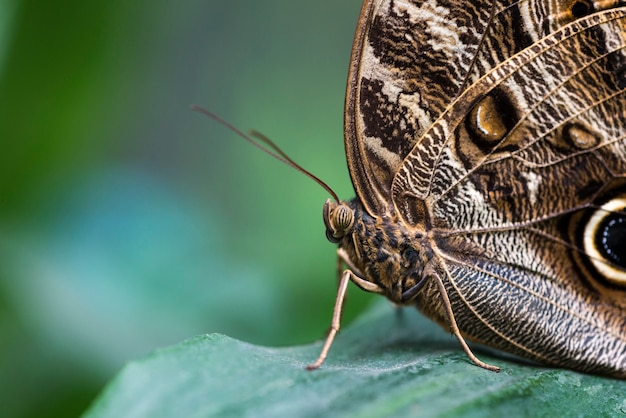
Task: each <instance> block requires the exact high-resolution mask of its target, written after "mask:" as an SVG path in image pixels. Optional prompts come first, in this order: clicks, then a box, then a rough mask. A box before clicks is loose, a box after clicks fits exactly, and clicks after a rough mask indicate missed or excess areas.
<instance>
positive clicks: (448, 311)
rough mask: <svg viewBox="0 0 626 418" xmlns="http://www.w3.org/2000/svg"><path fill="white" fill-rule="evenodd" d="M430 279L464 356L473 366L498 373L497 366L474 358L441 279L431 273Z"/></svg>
mask: <svg viewBox="0 0 626 418" xmlns="http://www.w3.org/2000/svg"><path fill="white" fill-rule="evenodd" d="M431 277H433V278H434V280H435V281H436V282H437V288H438V290H439V294H440V295H441V299H442V300H443V306H444V307H445V309H446V314H447V315H448V322H449V324H450V331H452V333H453V334H454V336H455V337H456V339H457V340H459V344H461V347H463V351H465V354H467V357H469V359H470V360H472V362H473V363H474V364H475V365H477V366H479V367H482V368H483V369H487V370H491V371H494V372H496V373H497V372H499V371H500V368H499V367H498V366H493V365H491V364H487V363H485V362H484V361H481V360H479V359H478V357H476V356H475V355H474V353H472V350H471V349H470V348H469V346H468V345H467V343H466V342H465V338H463V336H462V335H461V331H460V330H459V327H458V326H457V324H456V320H455V319H454V312H453V311H452V305H451V304H450V298H448V292H447V291H446V288H445V286H444V284H443V281H442V280H441V277H439V275H438V274H437V273H434V272H433V273H432V275H431Z"/></svg>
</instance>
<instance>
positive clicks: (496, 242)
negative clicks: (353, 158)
mask: <svg viewBox="0 0 626 418" xmlns="http://www.w3.org/2000/svg"><path fill="white" fill-rule="evenodd" d="M549 4H552V5H553V7H557V6H559V4H558V2H550V3H549ZM555 5H556V6H555ZM616 5H618V4H617V2H616V3H615V4H613V5H612V6H616ZM568 7H570V6H568ZM514 9H515V10H514ZM564 10H566V11H567V10H569V12H568V13H569V14H567V13H565V12H562V13H560V12H559V10H557V9H555V10H547V11H546V13H543V14H542V13H539V11H540V8H539V7H537V6H536V5H535V4H534V3H532V2H519V3H515V4H511V5H509V6H506V7H500V6H498V7H497V11H496V13H495V14H494V15H493V19H492V20H491V24H490V25H491V26H490V27H489V28H488V29H487V33H485V39H487V40H491V41H489V42H487V43H491V44H492V45H491V46H490V48H494V47H495V46H497V45H498V42H497V40H498V38H501V39H502V42H503V43H505V39H509V38H508V36H510V34H511V33H513V29H512V28H507V27H501V24H504V26H506V25H507V24H509V25H510V24H518V25H519V26H521V27H523V28H524V31H525V33H526V35H527V39H528V40H527V41H526V42H523V44H529V45H528V46H524V47H523V48H522V49H519V48H512V49H510V52H512V53H513V55H510V56H508V57H507V56H506V55H501V54H499V52H498V51H494V52H493V55H499V56H500V59H496V60H492V62H491V63H490V62H487V63H483V62H482V60H483V58H485V57H486V56H487V55H486V53H485V52H480V50H481V49H480V48H479V52H477V55H476V56H475V57H474V60H473V63H474V64H473V66H472V67H471V68H470V69H469V70H468V77H467V79H466V81H465V84H464V88H463V91H462V92H461V93H460V94H459V95H458V97H455V98H454V99H453V100H452V101H451V102H450V104H449V105H448V107H447V108H446V109H444V111H443V112H442V113H440V115H439V117H438V118H437V120H435V121H434V122H433V124H432V125H431V126H430V127H428V129H427V130H426V132H425V133H424V134H423V135H422V136H421V137H420V138H419V139H418V140H417V141H416V143H415V146H414V147H413V149H412V150H411V151H410V152H409V153H408V154H407V155H406V157H405V158H404V159H403V161H402V162H401V165H400V167H399V169H398V171H397V174H396V175H395V177H394V179H393V182H392V187H391V193H392V200H393V202H394V204H395V208H396V211H397V213H398V214H399V215H400V216H401V217H402V218H403V220H404V222H405V223H407V224H409V225H415V227H417V228H424V227H425V228H426V229H427V230H428V231H429V234H430V235H431V237H432V239H431V242H432V243H433V249H434V253H435V259H436V263H437V266H438V267H437V270H438V272H439V274H440V276H441V277H442V278H443V280H444V282H445V283H446V287H447V289H448V292H449V294H450V299H451V302H452V305H453V310H454V312H455V317H456V319H457V322H458V323H459V326H460V328H461V330H462V332H463V333H464V334H465V335H466V336H467V337H469V338H471V339H474V340H477V341H480V342H483V343H486V344H488V345H491V346H494V347H496V348H500V349H503V350H506V351H509V352H512V353H514V354H519V355H523V356H525V357H530V358H533V359H536V360H539V361H542V362H544V363H547V364H555V365H563V366H566V367H571V368H576V369H579V370H584V371H590V372H597V373H608V374H616V375H620V376H626V308H625V306H626V280H624V277H626V274H625V271H626V267H625V264H626V263H624V262H625V261H626V260H620V258H619V254H618V256H617V257H614V258H611V257H609V256H611V254H609V253H610V252H611V251H614V252H615V251H618V252H619V251H622V250H620V249H619V248H618V247H620V245H619V243H620V240H622V241H621V242H623V239H624V236H625V235H624V228H622V227H620V226H619V224H620V223H626V215H624V214H623V213H622V212H624V208H625V207H626V203H624V202H625V201H626V187H625V186H624V185H625V182H624V179H625V178H626V75H625V74H626V59H625V55H624V47H625V46H626V30H625V29H626V9H624V8H613V9H611V10H606V11H600V12H595V13H592V14H589V15H588V16H582V17H577V16H574V15H573V14H572V13H571V10H572V9H571V8H570V9H567V8H564ZM500 15H506V16H509V17H508V18H507V17H505V16H500ZM520 17H524V18H523V19H521V20H516V19H518V18H520ZM497 22H500V23H499V24H496V23H497ZM532 22H535V23H532ZM482 51H484V49H483V50H482ZM498 61H499V62H498ZM492 63H495V64H496V65H495V66H493V67H491V65H492ZM490 67H491V68H490ZM611 217H612V218H611ZM605 218H607V219H608V218H611V219H612V221H611V222H613V223H612V224H610V222H608V221H607V222H605V223H603V222H604V221H603V219H605ZM594 219H595V220H594ZM616 225H617V226H616ZM620 228H621V229H620ZM599 233H601V234H604V236H598V235H597V234H599ZM611 236H612V237H613V238H612V239H613V241H615V242H617V243H618V245H617V246H616V245H615V242H614V243H613V247H610V246H605V247H602V246H603V245H605V244H606V243H605V241H606V239H607V237H609V238H610V237H611ZM598 248H599V250H598ZM620 263H621V264H620ZM420 302H421V304H422V305H421V308H422V310H424V311H425V312H427V313H428V314H430V315H431V316H434V317H438V316H440V315H439V314H438V313H437V312H432V311H429V307H428V301H424V300H422V301H420Z"/></svg>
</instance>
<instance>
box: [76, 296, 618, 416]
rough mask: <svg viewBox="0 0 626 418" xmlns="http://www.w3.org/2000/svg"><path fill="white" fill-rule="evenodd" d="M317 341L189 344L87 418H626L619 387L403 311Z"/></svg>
mask: <svg viewBox="0 0 626 418" xmlns="http://www.w3.org/2000/svg"><path fill="white" fill-rule="evenodd" d="M320 347H321V343H315V344H311V345H307V346H299V347H289V348H267V347H260V346H255V345H251V344H247V343H245V342H242V341H238V340H234V339H232V338H229V337H227V336H224V335H220V334H211V335H205V336H198V337H196V338H192V339H190V340H187V341H185V342H183V343H180V344H178V345H175V346H172V347H168V348H165V349H161V350H158V351H156V352H155V353H153V354H152V355H151V356H149V357H147V358H145V359H142V360H139V361H135V362H132V363H130V364H128V365H127V366H126V367H125V368H124V369H123V370H122V371H121V373H120V374H119V375H118V376H117V377H116V378H115V379H114V380H113V381H112V382H111V383H110V384H109V385H108V387H107V388H106V389H105V390H104V392H103V393H102V394H101V395H100V397H99V398H98V399H97V400H96V401H95V402H94V404H93V405H92V407H91V408H90V410H89V411H88V412H87V413H86V415H85V416H86V417H90V418H95V417H121V416H123V417H153V418H154V417H207V416H220V417H228V416H233V417H240V416H254V417H261V416H268V417H295V416H298V417H307V416H311V417H314V416H315V417H318V416H324V417H330V416H347V415H349V416H359V417H388V416H401V417H404V416H415V415H419V416H420V417H456V416H459V415H462V416H470V417H472V416H505V415H506V414H509V415H510V416H516V417H517V416H533V417H538V416H621V415H626V382H624V381H620V380H614V379H610V378H603V377H597V376H590V375H583V374H579V373H576V372H572V371H569V370H559V369H549V368H541V367H535V366H529V365H525V364H520V363H516V362H512V361H510V360H503V359H502V358H494V357H492V356H489V355H487V354H485V353H484V352H479V353H478V355H479V357H480V358H481V359H483V360H485V361H487V362H489V363H492V364H496V365H499V366H501V367H502V371H501V372H500V373H493V372H489V371H486V370H483V369H481V368H479V367H476V366H474V365H473V364H471V363H470V361H469V360H468V359H467V357H466V356H465V354H464V353H463V352H462V351H461V349H460V348H459V346H458V344H457V342H456V340H455V339H454V338H453V337H452V336H451V335H449V334H446V333H445V332H444V331H443V330H441V329H439V328H438V327H437V326H436V325H434V324H433V323H431V322H430V321H428V320H427V319H425V318H424V317H422V316H421V315H420V314H419V313H417V312H416V311H413V310H409V309H405V310H402V311H400V310H398V311H395V312H394V308H392V307H390V306H389V304H387V303H385V304H382V303H381V304H377V305H376V306H375V307H374V308H373V309H372V310H370V311H369V312H368V313H367V314H366V315H364V316H362V317H361V318H360V320H358V321H356V322H355V323H354V324H353V325H352V326H350V327H348V328H347V329H346V330H344V332H342V333H340V334H339V336H338V337H337V339H336V342H335V344H334V346H333V347H332V349H331V352H330V356H329V358H328V359H327V361H326V363H325V364H324V365H323V366H322V368H320V369H319V370H316V371H313V372H307V371H306V370H304V367H305V366H306V365H307V364H308V363H309V362H311V361H313V360H314V359H315V358H316V356H317V355H318V353H319V349H320Z"/></svg>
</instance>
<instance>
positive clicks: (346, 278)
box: [306, 270, 353, 370]
mask: <svg viewBox="0 0 626 418" xmlns="http://www.w3.org/2000/svg"><path fill="white" fill-rule="evenodd" d="M351 275H353V273H352V272H351V271H350V270H345V271H344V272H343V274H342V275H341V279H340V280H339V289H338V290H337V299H336V300H335V309H334V311H333V320H332V322H331V325H330V332H329V333H328V336H327V337H326V341H325V342H324V346H323V347H322V352H321V353H320V355H319V357H318V358H317V360H315V362H314V363H312V364H309V365H308V366H306V369H307V370H315V369H317V368H318V367H320V366H321V365H322V363H324V360H326V356H328V351H330V346H331V345H332V343H333V340H334V339H335V335H337V332H338V331H339V326H340V323H341V310H342V308H343V300H344V299H345V296H346V290H347V289H348V283H349V282H350V276H351Z"/></svg>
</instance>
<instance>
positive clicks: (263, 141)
mask: <svg viewBox="0 0 626 418" xmlns="http://www.w3.org/2000/svg"><path fill="white" fill-rule="evenodd" d="M191 109H192V110H194V111H196V112H200V113H202V114H204V115H206V116H208V117H210V118H211V119H213V120H215V121H216V122H217V123H219V124H221V125H223V126H225V127H226V128H228V129H230V130H231V131H233V132H234V133H236V134H237V135H239V136H240V137H242V138H243V139H245V140H246V141H248V142H249V143H251V144H252V145H254V146H255V147H257V148H258V149H260V150H261V151H263V152H264V153H266V154H269V155H270V156H272V157H274V158H275V159H277V160H278V161H280V162H282V163H283V164H286V165H288V166H290V167H292V168H294V169H296V170H297V171H299V172H300V173H302V174H304V175H305V176H307V177H308V178H310V179H311V180H313V181H314V182H316V183H317V184H319V185H320V186H322V187H323V188H324V190H326V191H327V192H328V193H329V194H330V195H331V196H332V197H333V199H335V201H336V202H337V203H339V197H338V196H337V193H335V192H334V190H333V189H331V188H330V186H329V185H328V184H326V183H325V182H324V181H322V180H321V179H320V178H319V177H317V176H316V175H314V174H313V173H311V172H310V171H308V170H306V169H304V168H303V167H302V166H301V165H300V164H298V163H296V162H295V161H294V160H292V159H291V158H290V157H289V156H288V155H287V154H285V153H284V152H283V150H281V149H280V148H279V147H278V145H276V144H275V143H274V141H272V140H271V139H269V138H268V137H266V136H265V135H263V134H262V133H260V132H257V131H252V132H250V135H247V134H245V133H243V132H242V131H240V130H239V129H237V128H236V127H235V126H233V125H231V124H230V123H228V122H227V121H225V120H224V119H222V118H220V117H219V116H217V115H216V114H214V113H211V112H209V111H208V110H206V109H205V108H203V107H200V106H197V105H191Z"/></svg>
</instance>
